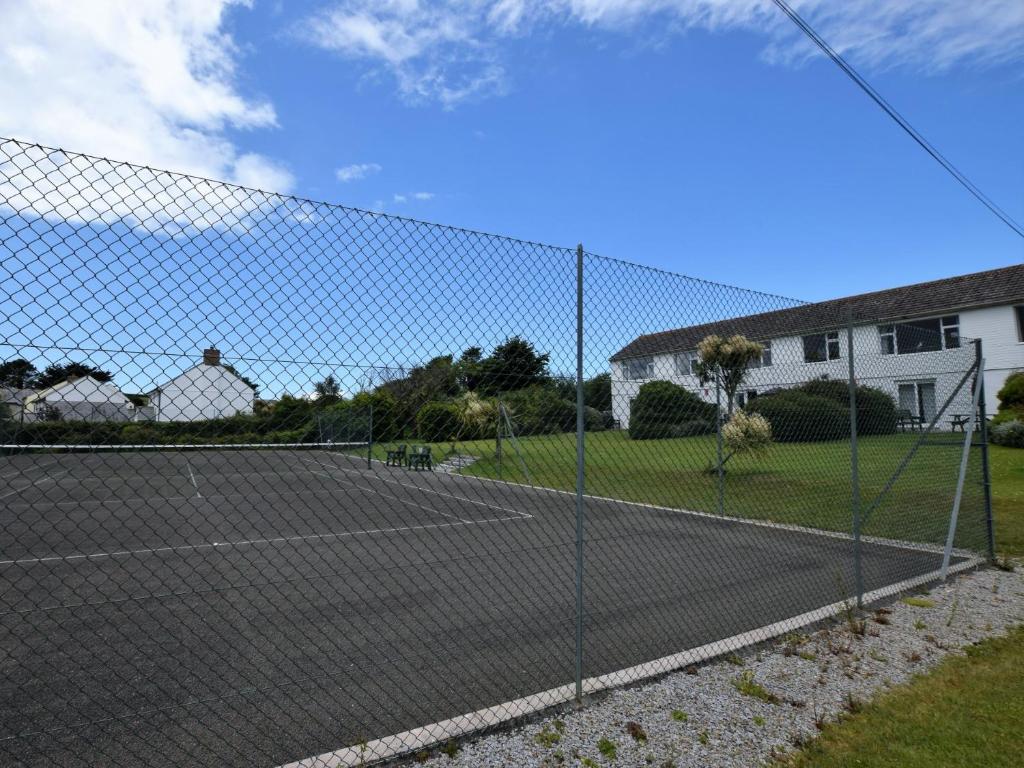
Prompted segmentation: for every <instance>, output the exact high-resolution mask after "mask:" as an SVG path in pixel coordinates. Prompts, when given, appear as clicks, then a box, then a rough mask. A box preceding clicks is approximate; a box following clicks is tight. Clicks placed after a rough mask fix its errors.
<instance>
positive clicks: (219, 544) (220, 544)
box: [0, 517, 525, 566]
mask: <svg viewBox="0 0 1024 768" xmlns="http://www.w3.org/2000/svg"><path fill="white" fill-rule="evenodd" d="M523 519H525V518H522V517H491V518H487V519H486V520H460V521H457V522H454V523H424V524H423V525H403V526H398V527H395V528H367V529H365V530H361V531H342V532H340V533H311V534H308V535H305V536H277V537H275V538H272V539H242V540H239V541H209V542H203V543H202V544H182V545H179V546H175V547H153V548H146V549H122V550H117V551H114V552H96V553H94V554H79V555H52V556H50V557H26V558H21V559H18V560H0V566H4V565H37V564H41V563H53V562H58V561H59V562H72V561H75V560H100V559H103V558H108V557H127V556H130V555H157V554H161V553H164V552H194V551H199V550H203V549H217V550H220V549H231V548H234V547H250V546H259V545H260V544H288V543H293V542H302V541H310V540H313V539H317V540H320V541H326V540H328V539H344V538H349V537H353V536H372V535H376V534H379V533H405V532H407V531H422V530H427V529H430V528H454V527H456V526H460V525H483V524H485V523H502V522H507V521H509V520H523Z"/></svg>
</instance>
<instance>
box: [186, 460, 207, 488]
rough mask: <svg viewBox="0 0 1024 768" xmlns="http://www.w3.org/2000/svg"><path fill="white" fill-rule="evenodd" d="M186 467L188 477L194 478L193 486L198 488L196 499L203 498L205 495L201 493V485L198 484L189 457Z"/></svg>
mask: <svg viewBox="0 0 1024 768" xmlns="http://www.w3.org/2000/svg"><path fill="white" fill-rule="evenodd" d="M185 466H186V467H188V476H189V477H191V478H192V485H194V486H195V487H196V498H197V499H201V498H203V494H201V493H200V492H199V483H197V482H196V475H195V473H194V472H193V471H192V462H191V461H189V460H188V457H187V456H186V457H185Z"/></svg>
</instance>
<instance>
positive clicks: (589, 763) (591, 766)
mask: <svg viewBox="0 0 1024 768" xmlns="http://www.w3.org/2000/svg"><path fill="white" fill-rule="evenodd" d="M580 765H582V766H583V768H599V766H598V765H597V763H596V762H595V761H593V760H591V759H590V758H589V757H584V758H583V759H582V760H580Z"/></svg>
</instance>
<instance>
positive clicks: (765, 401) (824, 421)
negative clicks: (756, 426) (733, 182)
mask: <svg viewBox="0 0 1024 768" xmlns="http://www.w3.org/2000/svg"><path fill="white" fill-rule="evenodd" d="M747 410H748V411H750V412H753V413H760V414H761V415H762V416H764V417H765V418H766V419H768V423H769V424H771V426H772V437H773V438H774V439H775V440H776V441H777V442H780V443H800V442H817V441H822V440H840V439H842V438H846V437H849V436H850V412H849V409H848V408H844V407H843V406H842V405H840V404H839V403H838V402H836V401H835V400H834V399H832V398H828V397H822V396H821V395H811V394H808V393H807V392H805V391H803V390H802V389H784V390H781V391H777V392H774V393H771V394H766V395H761V396H760V397H757V398H755V399H754V400H752V401H751V402H750V403H749V404H748V405H747Z"/></svg>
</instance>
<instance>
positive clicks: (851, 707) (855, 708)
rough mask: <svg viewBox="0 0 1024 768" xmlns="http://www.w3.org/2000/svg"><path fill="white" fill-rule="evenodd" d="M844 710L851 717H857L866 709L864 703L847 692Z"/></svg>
mask: <svg viewBox="0 0 1024 768" xmlns="http://www.w3.org/2000/svg"><path fill="white" fill-rule="evenodd" d="M843 709H845V710H846V711H847V712H849V713H850V714H851V715H856V714H857V713H858V712H861V711H862V710H863V709H864V702H863V701H861V700H860V699H858V698H857V697H856V696H854V695H853V694H852V693H851V692H849V691H847V693H846V698H845V699H844V700H843Z"/></svg>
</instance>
